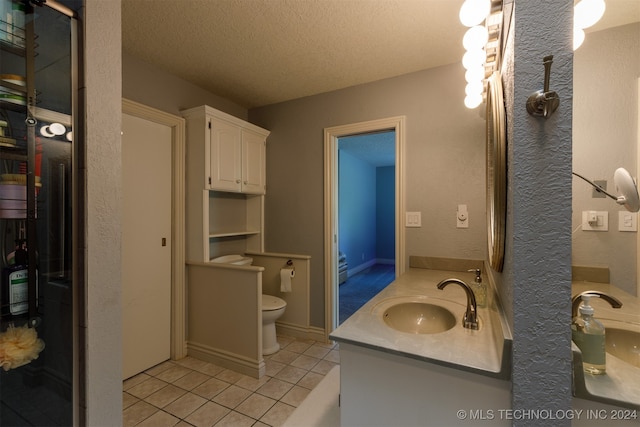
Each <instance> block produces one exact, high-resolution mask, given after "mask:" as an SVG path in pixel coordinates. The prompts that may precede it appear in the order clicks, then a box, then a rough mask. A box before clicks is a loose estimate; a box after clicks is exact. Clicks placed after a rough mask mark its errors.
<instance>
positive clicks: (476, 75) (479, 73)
mask: <svg viewBox="0 0 640 427" xmlns="http://www.w3.org/2000/svg"><path fill="white" fill-rule="evenodd" d="M464 79H465V80H466V81H467V83H471V82H474V81H478V80H483V79H484V67H483V66H482V65H478V66H476V67H472V68H469V69H468V70H467V71H466V72H465V73H464Z"/></svg>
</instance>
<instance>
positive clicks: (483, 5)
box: [459, 0, 491, 27]
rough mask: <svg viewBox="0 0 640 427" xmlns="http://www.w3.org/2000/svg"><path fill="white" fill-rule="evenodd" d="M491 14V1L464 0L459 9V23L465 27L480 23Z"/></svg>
mask: <svg viewBox="0 0 640 427" xmlns="http://www.w3.org/2000/svg"><path fill="white" fill-rule="evenodd" d="M489 12H491V0H466V1H465V2H464V3H463V4H462V7H461V8H460V15H459V17H460V22H462V25H464V26H465V27H473V26H476V25H479V24H480V23H482V21H484V20H485V18H486V17H487V15H489Z"/></svg>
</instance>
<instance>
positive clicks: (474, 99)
mask: <svg viewBox="0 0 640 427" xmlns="http://www.w3.org/2000/svg"><path fill="white" fill-rule="evenodd" d="M481 103H482V95H481V94H476V95H467V96H466V97H465V98H464V105H465V107H467V108H469V109H471V110H472V109H474V108H477V107H478V105H480V104H481Z"/></svg>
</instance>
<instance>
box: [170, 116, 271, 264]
mask: <svg viewBox="0 0 640 427" xmlns="http://www.w3.org/2000/svg"><path fill="white" fill-rule="evenodd" d="M182 113H183V116H184V117H185V119H186V125H187V160H186V161H187V165H186V166H187V167H186V170H187V177H186V178H187V179H186V186H187V191H186V202H187V207H186V211H187V212H186V215H187V259H188V260H190V261H202V262H207V261H209V260H210V259H211V258H214V257H216V256H220V255H226V254H230V253H244V252H246V251H257V252H263V251H264V193H265V189H266V183H265V176H266V174H265V166H266V157H265V153H266V148H265V145H266V138H267V136H268V135H269V131H267V130H265V129H262V128H260V127H258V126H255V125H253V124H251V123H248V122H245V121H244V120H240V119H238V118H236V117H233V116H230V115H228V114H226V113H223V112H221V111H218V110H216V109H214V108H211V107H208V106H201V107H196V108H192V109H189V110H184V111H183V112H182Z"/></svg>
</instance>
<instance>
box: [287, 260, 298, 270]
mask: <svg viewBox="0 0 640 427" xmlns="http://www.w3.org/2000/svg"><path fill="white" fill-rule="evenodd" d="M286 266H287V267H290V268H291V269H293V271H296V266H295V265H293V261H292V260H288V261H287V264H286Z"/></svg>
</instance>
